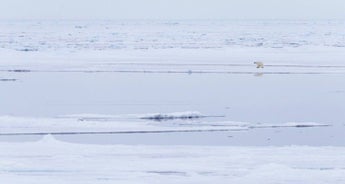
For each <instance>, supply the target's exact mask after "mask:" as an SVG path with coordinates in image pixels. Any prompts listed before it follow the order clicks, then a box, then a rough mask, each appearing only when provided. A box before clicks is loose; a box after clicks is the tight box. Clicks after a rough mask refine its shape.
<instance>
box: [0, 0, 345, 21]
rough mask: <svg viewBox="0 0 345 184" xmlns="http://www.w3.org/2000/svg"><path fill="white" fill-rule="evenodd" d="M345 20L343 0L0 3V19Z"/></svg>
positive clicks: (6, 0) (7, 0)
mask: <svg viewBox="0 0 345 184" xmlns="http://www.w3.org/2000/svg"><path fill="white" fill-rule="evenodd" d="M334 18H335V19H345V0H0V19H334Z"/></svg>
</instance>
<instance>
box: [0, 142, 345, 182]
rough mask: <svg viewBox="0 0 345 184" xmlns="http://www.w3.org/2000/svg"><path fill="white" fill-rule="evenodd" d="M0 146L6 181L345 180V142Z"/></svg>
mask: <svg viewBox="0 0 345 184" xmlns="http://www.w3.org/2000/svg"><path fill="white" fill-rule="evenodd" d="M0 147H1V152H0V178H1V182H4V183H16V184H22V183H23V184H24V183H25V184H41V183H42V184H46V183H50V184H55V183H74V184H78V183H80V184H88V183H90V184H91V183H92V184H98V183H102V184H104V183H168V184H169V183H174V184H175V183H188V184H190V183H198V184H199V183H205V184H206V183H211V182H213V183H236V184H256V183H267V184H276V183H281V184H291V183H294V184H296V183H297V184H304V183H313V184H329V183H333V184H342V183H344V182H345V148H344V147H307V146H287V147H216V146H212V147H206V146H123V145H108V146H101V145H81V144H71V143H66V142H61V141H58V140H55V139H54V138H53V137H52V136H46V137H44V138H43V139H42V140H40V141H38V142H31V143H30V142H29V143H0Z"/></svg>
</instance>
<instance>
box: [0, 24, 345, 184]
mask: <svg viewBox="0 0 345 184" xmlns="http://www.w3.org/2000/svg"><path fill="white" fill-rule="evenodd" d="M344 28H345V22H344V21H341V20H337V21H336V20H329V21H283V20H281V21H279V20H277V21H265V20H262V21H261V20H257V21H139V20H138V21H1V22H0V91H1V93H0V99H1V103H0V148H1V152H0V181H1V182H5V183H16V184H18V183H33V184H37V183H44V184H46V183H52V184H54V183H83V184H85V183H92V184H95V183H96V184H97V183H211V182H214V183H246V184H247V183H272V184H273V183H282V184H283V183H301V184H302V183H303V184H304V183H313V184H314V183H315V184H317V183H324V184H326V183H327V184H328V183H345V177H344V176H345V156H344V155H345V148H344V146H345V140H344V136H343V132H344V131H345V126H344V116H343V114H344V112H345V103H344V102H345V87H344V83H345V78H344V76H345V63H344V58H345V34H344V31H343V30H344ZM255 61H261V62H263V63H264V68H263V69H257V68H256V67H255V65H254V64H253V62H255ZM48 133H50V134H53V135H48V136H46V134H48ZM43 136H44V137H43ZM42 137H43V138H42ZM54 137H56V138H57V139H58V140H56V138H54ZM40 138H42V140H39V141H37V140H38V139H40ZM33 141H37V142H33ZM76 143H78V144H76ZM80 143H82V144H80ZM96 144H107V145H96ZM293 145H296V146H293ZM305 145H306V146H305ZM248 146H249V147H248ZM253 146H254V147H253ZM259 146H260V147H259ZM336 146H342V147H336Z"/></svg>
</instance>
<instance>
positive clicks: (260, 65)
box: [254, 62, 264, 68]
mask: <svg viewBox="0 0 345 184" xmlns="http://www.w3.org/2000/svg"><path fill="white" fill-rule="evenodd" d="M254 64H256V68H264V63H263V62H254Z"/></svg>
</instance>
